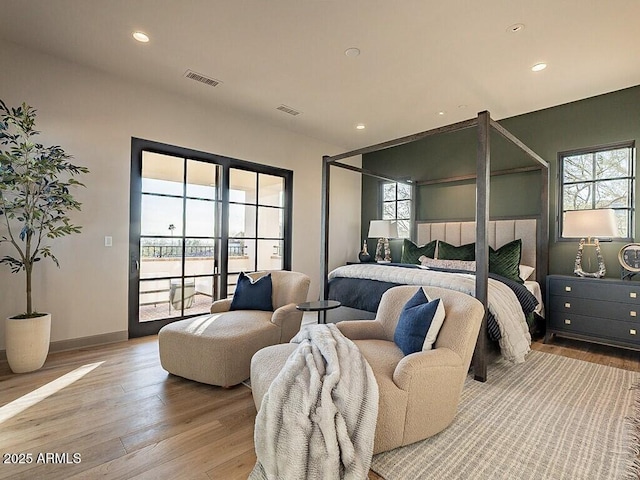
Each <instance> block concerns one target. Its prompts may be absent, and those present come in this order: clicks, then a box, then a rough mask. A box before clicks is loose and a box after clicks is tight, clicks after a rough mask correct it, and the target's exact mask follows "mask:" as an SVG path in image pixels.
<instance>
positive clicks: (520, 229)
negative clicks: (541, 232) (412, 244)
mask: <svg viewBox="0 0 640 480" xmlns="http://www.w3.org/2000/svg"><path fill="white" fill-rule="evenodd" d="M536 223H537V220H536V219H535V218H525V219H516V220H492V221H490V222H489V245H490V246H491V247H493V248H494V249H497V248H500V247H501V246H502V245H504V244H505V243H509V242H511V241H512V240H516V239H518V238H519V239H521V240H522V257H521V260H520V263H521V264H523V265H529V266H531V267H534V268H535V267H536V266H537V264H536V258H537V257H536V245H537V241H536V237H537V231H538V230H537V224H536ZM416 235H417V237H418V238H417V241H418V244H419V245H423V244H425V243H428V242H430V241H431V240H443V241H445V242H447V243H450V244H452V245H455V246H460V245H465V244H467V243H472V242H475V241H476V222H417V223H416Z"/></svg>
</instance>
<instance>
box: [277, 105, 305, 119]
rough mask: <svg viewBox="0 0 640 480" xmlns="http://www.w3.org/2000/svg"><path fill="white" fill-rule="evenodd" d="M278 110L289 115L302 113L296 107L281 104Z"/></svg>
mask: <svg viewBox="0 0 640 480" xmlns="http://www.w3.org/2000/svg"><path fill="white" fill-rule="evenodd" d="M276 110H280V111H281V112H284V113H288V114H289V115H293V116H294V117H295V116H296V115H300V114H301V113H302V112H300V111H298V110H296V109H295V108H291V107H287V106H286V105H280V106H279V107H278V108H277V109H276Z"/></svg>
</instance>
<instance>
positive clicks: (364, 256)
mask: <svg viewBox="0 0 640 480" xmlns="http://www.w3.org/2000/svg"><path fill="white" fill-rule="evenodd" d="M358 260H360V262H361V263H368V262H370V261H371V255H370V254H369V250H367V241H366V240H365V241H364V242H362V251H361V252H360V253H359V254H358Z"/></svg>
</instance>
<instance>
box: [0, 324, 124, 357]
mask: <svg viewBox="0 0 640 480" xmlns="http://www.w3.org/2000/svg"><path fill="white" fill-rule="evenodd" d="M127 340H129V332H128V331H127V330H123V331H121V332H110V333H102V334H100V335H91V336H89V337H80V338H71V339H69V340H59V341H57V342H51V344H50V345H49V353H54V352H64V351H66V350H76V349H78V348H85V347H96V346H98V345H106V344H109V343H117V342H125V341H127ZM6 360H7V352H6V350H0V361H6Z"/></svg>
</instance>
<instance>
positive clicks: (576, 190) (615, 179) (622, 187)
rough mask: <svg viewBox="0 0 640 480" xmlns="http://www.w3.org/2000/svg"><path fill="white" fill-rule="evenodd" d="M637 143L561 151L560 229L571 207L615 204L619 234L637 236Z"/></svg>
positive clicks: (574, 208)
mask: <svg viewBox="0 0 640 480" xmlns="http://www.w3.org/2000/svg"><path fill="white" fill-rule="evenodd" d="M633 157H634V143H633V142H626V143H623V144H617V145H612V146H604V147H594V148H590V149H583V150H573V151H569V152H562V153H560V154H558V158H559V165H560V195H561V198H560V205H561V206H562V211H561V215H560V218H559V223H560V225H559V227H560V228H559V230H558V231H559V232H560V236H561V235H562V219H563V217H564V212H566V211H569V210H593V209H597V208H612V209H614V211H615V214H616V221H617V224H618V235H617V237H618V238H631V237H632V236H633V229H632V225H633V186H634V183H635V175H634V168H633V166H634V161H633Z"/></svg>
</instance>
